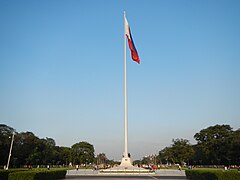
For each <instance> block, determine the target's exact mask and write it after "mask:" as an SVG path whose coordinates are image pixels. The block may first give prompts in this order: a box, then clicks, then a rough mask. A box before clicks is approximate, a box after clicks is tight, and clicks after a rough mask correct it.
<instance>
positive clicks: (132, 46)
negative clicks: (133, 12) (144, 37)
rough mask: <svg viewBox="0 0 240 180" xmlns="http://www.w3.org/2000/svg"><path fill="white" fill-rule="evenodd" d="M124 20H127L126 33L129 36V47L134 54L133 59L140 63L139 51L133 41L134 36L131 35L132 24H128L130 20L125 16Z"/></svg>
mask: <svg viewBox="0 0 240 180" xmlns="http://www.w3.org/2000/svg"><path fill="white" fill-rule="evenodd" d="M124 20H125V23H124V24H125V34H126V36H127V39H128V45H129V48H130V50H131V54H132V59H133V60H134V61H136V62H137V63H138V64H140V58H139V56H138V52H137V49H136V47H135V45H134V42H133V38H132V35H131V31H130V26H129V25H128V21H127V18H126V17H124Z"/></svg>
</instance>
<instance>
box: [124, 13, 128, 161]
mask: <svg viewBox="0 0 240 180" xmlns="http://www.w3.org/2000/svg"><path fill="white" fill-rule="evenodd" d="M125 18H126V12H125V11H124V158H128V112H127V55H126V54H127V53H126V32H125V31H126V30H125V29H126V21H125Z"/></svg>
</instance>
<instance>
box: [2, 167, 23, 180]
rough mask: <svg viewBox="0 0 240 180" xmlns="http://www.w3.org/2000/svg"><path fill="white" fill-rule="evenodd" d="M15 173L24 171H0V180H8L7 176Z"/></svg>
mask: <svg viewBox="0 0 240 180" xmlns="http://www.w3.org/2000/svg"><path fill="white" fill-rule="evenodd" d="M16 171H25V170H23V169H21V170H19V169H11V170H0V180H8V175H9V174H10V173H13V172H16Z"/></svg>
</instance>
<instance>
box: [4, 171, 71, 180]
mask: <svg viewBox="0 0 240 180" xmlns="http://www.w3.org/2000/svg"><path fill="white" fill-rule="evenodd" d="M66 173H67V171H66V170H44V171H34V170H33V171H23V172H14V173H10V174H9V176H8V180H54V179H64V178H65V176H66Z"/></svg>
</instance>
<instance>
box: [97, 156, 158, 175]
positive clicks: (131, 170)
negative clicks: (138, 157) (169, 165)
mask: <svg viewBox="0 0 240 180" xmlns="http://www.w3.org/2000/svg"><path fill="white" fill-rule="evenodd" d="M99 173H101V174H108V173H109V174H142V173H147V174H149V173H154V171H151V170H149V169H144V168H139V167H136V166H133V165H132V162H131V159H130V158H122V162H121V164H120V165H119V166H116V167H112V168H109V169H104V170H101V171H99Z"/></svg>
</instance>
